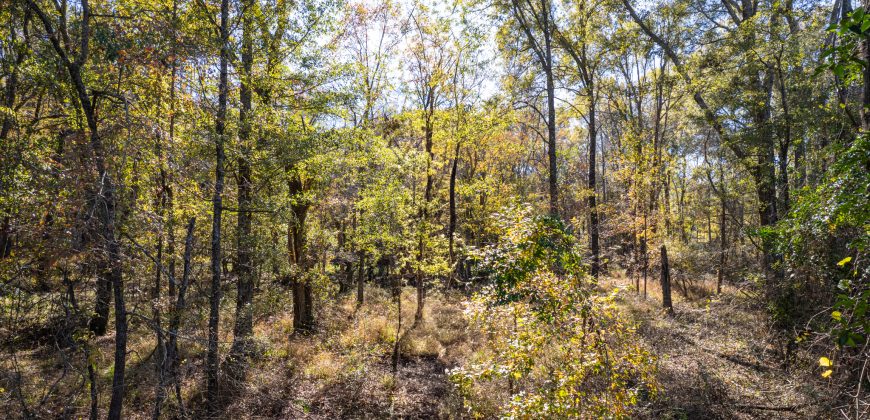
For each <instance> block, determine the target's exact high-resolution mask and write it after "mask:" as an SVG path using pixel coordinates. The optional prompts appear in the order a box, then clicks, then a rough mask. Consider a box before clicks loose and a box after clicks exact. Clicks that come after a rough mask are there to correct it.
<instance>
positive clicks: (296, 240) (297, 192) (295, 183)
mask: <svg viewBox="0 0 870 420" xmlns="http://www.w3.org/2000/svg"><path fill="white" fill-rule="evenodd" d="M287 172H291V169H289V168H288V170H287ZM303 192H304V186H303V184H302V179H301V178H300V177H299V175H298V174H290V181H288V194H289V195H290V197H294V198H295V200H296V203H295V204H293V205H291V206H290V210H291V211H292V213H293V220H292V221H291V222H290V224H289V226H288V232H287V247H288V254H289V257H290V264H291V265H294V266H295V267H296V270H295V271H296V274H295V275H296V277H295V278H293V279H291V284H292V291H293V331H294V333H298V334H307V333H309V332H311V331H312V330H313V329H314V310H313V302H311V297H312V296H311V285H310V284H309V283H308V281H306V280H305V279H304V278H302V274H303V273H304V270H305V269H306V268H307V265H308V264H307V263H306V261H305V248H306V243H305V241H306V232H305V219H306V217H307V216H308V207H309V204H308V203H307V202H306V201H305V200H304V199H303V198H302V197H301V195H302V193H303Z"/></svg>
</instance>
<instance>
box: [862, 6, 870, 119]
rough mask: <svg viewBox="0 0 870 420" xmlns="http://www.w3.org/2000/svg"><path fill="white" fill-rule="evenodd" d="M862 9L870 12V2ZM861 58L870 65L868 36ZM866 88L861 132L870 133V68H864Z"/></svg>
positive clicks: (869, 38)
mask: <svg viewBox="0 0 870 420" xmlns="http://www.w3.org/2000/svg"><path fill="white" fill-rule="evenodd" d="M861 7H862V8H863V9H864V10H865V11H870V0H861ZM861 56H862V57H861V58H862V60H863V61H864V62H865V63H870V37H868V36H867V35H866V34H865V35H864V36H863V37H862V39H861ZM863 68H864V71H863V73H864V74H863V79H864V86H863V90H862V94H861V105H862V106H861V131H863V132H865V133H868V132H870V66H864V67H863Z"/></svg>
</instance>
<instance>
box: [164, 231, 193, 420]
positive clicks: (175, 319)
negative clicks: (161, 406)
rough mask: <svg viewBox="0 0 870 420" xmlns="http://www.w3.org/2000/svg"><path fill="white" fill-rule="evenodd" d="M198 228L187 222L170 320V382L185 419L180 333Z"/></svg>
mask: <svg viewBox="0 0 870 420" xmlns="http://www.w3.org/2000/svg"><path fill="white" fill-rule="evenodd" d="M195 227H196V219H195V218H193V217H191V218H190V221H188V222H187V236H186V237H185V240H184V265H183V268H182V274H181V284H179V285H178V294H177V295H176V297H175V308H174V310H173V311H172V316H171V317H170V318H169V347H168V348H169V354H168V359H169V369H168V371H169V380H170V381H171V382H172V384H173V385H174V387H175V397H176V399H177V400H178V406H179V409H180V410H179V411H180V412H181V413H180V414H181V417H182V418H183V417H185V413H184V401H183V400H182V398H181V378H179V376H178V375H179V373H178V366H179V364H180V361H181V360H180V357H179V354H178V331H179V330H180V329H181V315H182V314H183V313H184V311H185V310H186V309H187V301H186V299H187V286H188V285H189V284H190V272H191V265H190V261H191V258H192V254H193V232H194V229H195Z"/></svg>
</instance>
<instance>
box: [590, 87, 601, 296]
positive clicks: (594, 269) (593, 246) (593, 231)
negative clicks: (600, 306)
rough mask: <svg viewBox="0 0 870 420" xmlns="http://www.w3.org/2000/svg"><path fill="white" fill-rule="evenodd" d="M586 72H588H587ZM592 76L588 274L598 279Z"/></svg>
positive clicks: (594, 101)
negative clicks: (589, 267)
mask: <svg viewBox="0 0 870 420" xmlns="http://www.w3.org/2000/svg"><path fill="white" fill-rule="evenodd" d="M587 74H589V73H588V72H587ZM593 83H594V80H592V76H591V75H590V76H589V80H588V81H587V83H586V86H587V89H586V90H587V93H588V95H589V250H590V251H591V252H592V264H591V269H590V274H592V277H594V278H595V279H598V272H599V270H600V256H599V254H600V252H601V251H600V249H599V246H598V207H597V203H596V195H597V194H598V193H597V191H596V188H595V187H596V185H595V162H596V159H595V146H596V144H597V143H598V141H597V139H596V137H597V134H598V127H597V125H596V121H595V105H596V102H597V98H596V96H595V85H594V84H593Z"/></svg>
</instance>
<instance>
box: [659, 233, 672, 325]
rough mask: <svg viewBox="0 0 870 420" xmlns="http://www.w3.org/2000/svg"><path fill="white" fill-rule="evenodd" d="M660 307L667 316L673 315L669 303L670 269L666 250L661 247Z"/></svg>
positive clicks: (670, 303)
mask: <svg viewBox="0 0 870 420" xmlns="http://www.w3.org/2000/svg"><path fill="white" fill-rule="evenodd" d="M662 306H663V307H664V308H665V309H666V310H667V311H668V313H669V314H673V313H674V305H673V303H672V302H671V268H670V265H669V264H668V249H667V248H665V246H664V245H662Z"/></svg>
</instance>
